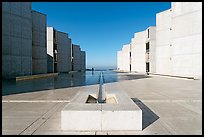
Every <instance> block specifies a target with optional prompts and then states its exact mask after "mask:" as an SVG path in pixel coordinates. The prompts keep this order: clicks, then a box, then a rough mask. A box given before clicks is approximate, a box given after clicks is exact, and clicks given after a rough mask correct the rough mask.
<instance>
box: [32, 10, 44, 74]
mask: <svg viewBox="0 0 204 137" xmlns="http://www.w3.org/2000/svg"><path fill="white" fill-rule="evenodd" d="M46 26H47V23H46V15H45V14H42V13H39V12H36V11H32V28H33V29H32V37H33V38H32V74H45V73H47V37H46V35H47V29H46Z"/></svg>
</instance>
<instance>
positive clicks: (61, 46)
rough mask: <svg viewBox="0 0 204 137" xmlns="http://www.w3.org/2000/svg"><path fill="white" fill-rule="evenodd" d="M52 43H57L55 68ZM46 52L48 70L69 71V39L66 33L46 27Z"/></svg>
mask: <svg viewBox="0 0 204 137" xmlns="http://www.w3.org/2000/svg"><path fill="white" fill-rule="evenodd" d="M54 33H55V38H54ZM54 44H56V45H57V49H56V50H57V67H56V68H54ZM47 54H48V60H47V63H48V72H55V71H56V72H69V71H70V70H71V39H70V38H69V37H68V34H67V33H64V32H60V31H57V30H55V29H54V28H53V27H47ZM54 69H56V70H54Z"/></svg>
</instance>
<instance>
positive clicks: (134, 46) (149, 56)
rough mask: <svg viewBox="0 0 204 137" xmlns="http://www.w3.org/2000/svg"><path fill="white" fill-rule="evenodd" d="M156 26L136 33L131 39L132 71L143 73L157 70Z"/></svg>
mask: <svg viewBox="0 0 204 137" xmlns="http://www.w3.org/2000/svg"><path fill="white" fill-rule="evenodd" d="M155 43H156V27H154V26H151V27H148V28H147V29H146V30H144V31H141V32H138V33H135V34H134V38H132V39H131V43H130V44H131V66H132V71H135V72H141V73H146V72H150V73H154V72H155V67H156V66H155Z"/></svg>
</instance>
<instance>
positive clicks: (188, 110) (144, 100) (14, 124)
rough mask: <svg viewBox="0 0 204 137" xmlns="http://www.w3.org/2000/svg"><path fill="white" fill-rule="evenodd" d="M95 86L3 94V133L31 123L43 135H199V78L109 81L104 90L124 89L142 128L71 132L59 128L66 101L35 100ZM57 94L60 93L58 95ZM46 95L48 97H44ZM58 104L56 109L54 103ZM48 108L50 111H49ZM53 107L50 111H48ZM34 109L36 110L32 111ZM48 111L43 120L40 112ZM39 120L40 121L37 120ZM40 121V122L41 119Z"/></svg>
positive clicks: (60, 97)
mask: <svg viewBox="0 0 204 137" xmlns="http://www.w3.org/2000/svg"><path fill="white" fill-rule="evenodd" d="M95 88H96V85H92V86H83V87H75V88H64V89H60V92H58V89H57V90H53V91H52V90H50V91H51V92H48V90H46V91H40V92H32V93H23V94H16V95H9V96H2V134H3V135H8V134H20V133H22V132H23V131H26V129H29V128H28V127H29V126H31V125H32V123H33V122H39V123H40V124H36V125H38V126H36V127H35V128H34V130H30V131H32V132H30V131H29V130H28V131H29V132H27V134H34V135H35V134H36V135H37V134H38V135H39V134H43V135H52V134H55V135H58V134H61V135H85V134H90V135H96V134H108V135H131V134H133V135H157V134H159V135H163V134H164V135H171V134H172V135H175V134H184V135H189V134H192V135H194V134H195V135H197V134H198V135H201V134H202V80H185V79H181V78H180V79H179V78H168V77H159V76H152V77H150V78H145V79H138V80H127V81H122V82H114V83H108V84H107V86H106V89H107V90H111V89H112V88H118V89H120V90H122V91H125V92H126V93H127V94H128V96H129V97H130V98H132V99H133V101H134V102H135V103H137V104H138V105H139V107H140V108H141V109H142V113H143V119H144V120H143V121H142V122H143V125H145V126H143V130H142V131H108V132H100V131H95V132H74V131H69V132H68V131H62V130H61V128H60V125H61V123H60V120H61V115H60V112H61V110H62V108H63V106H65V105H66V104H67V103H69V102H37V100H47V101H49V100H71V99H72V98H73V96H74V95H76V94H77V92H78V91H79V89H82V90H86V91H88V90H91V89H95ZM59 93H60V94H59ZM46 95H47V96H46ZM26 99H27V100H36V102H33V103H31V102H30V103H29V102H18V103H17V102H3V101H6V100H7V101H8V100H19V101H21V100H26ZM57 103H58V104H60V105H59V106H58V107H57V106H56V108H55V107H54V106H55V105H56V104H57ZM32 110H33V113H31V111H32ZM49 110H50V111H49ZM51 110H52V111H51ZM34 111H35V112H34ZM48 111H49V112H50V113H49V116H47V117H46V119H39V118H43V114H45V113H46V112H48ZM40 120H41V122H40ZM42 121H43V122H42Z"/></svg>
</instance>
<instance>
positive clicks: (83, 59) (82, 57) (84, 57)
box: [80, 51, 86, 71]
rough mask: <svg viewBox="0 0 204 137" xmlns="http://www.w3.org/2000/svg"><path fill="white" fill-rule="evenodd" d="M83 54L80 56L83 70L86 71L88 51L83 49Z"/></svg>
mask: <svg viewBox="0 0 204 137" xmlns="http://www.w3.org/2000/svg"><path fill="white" fill-rule="evenodd" d="M80 53H81V55H80V58H81V61H80V62H81V64H80V66H81V71H85V70H86V52H85V51H81V52H80Z"/></svg>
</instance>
